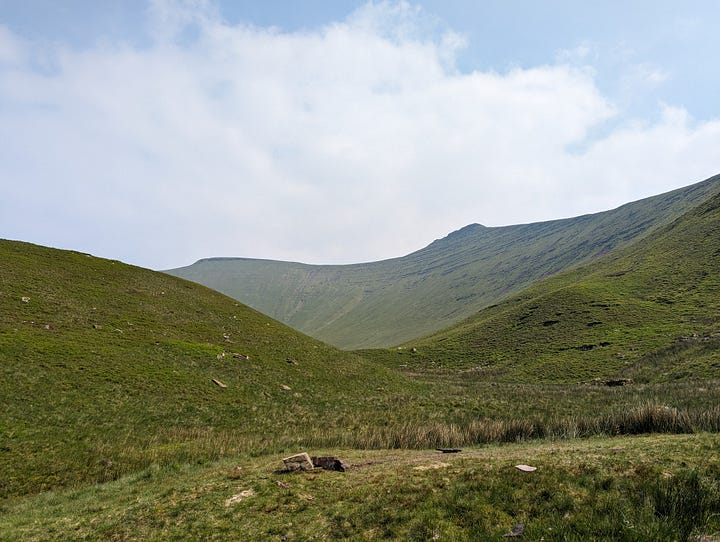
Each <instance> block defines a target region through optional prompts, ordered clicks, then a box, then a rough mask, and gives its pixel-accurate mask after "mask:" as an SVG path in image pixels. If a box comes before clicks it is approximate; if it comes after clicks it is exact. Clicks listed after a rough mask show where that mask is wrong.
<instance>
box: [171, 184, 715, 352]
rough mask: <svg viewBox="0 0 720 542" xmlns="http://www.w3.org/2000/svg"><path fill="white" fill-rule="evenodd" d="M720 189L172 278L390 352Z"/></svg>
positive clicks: (219, 262) (622, 242)
mask: <svg viewBox="0 0 720 542" xmlns="http://www.w3.org/2000/svg"><path fill="white" fill-rule="evenodd" d="M718 189H720V177H719V176H716V177H713V178H711V179H708V180H707V181H704V182H702V183H698V184H695V185H692V186H689V187H687V188H683V189H679V190H675V191H672V192H669V193H667V194H662V195H659V196H655V197H652V198H647V199H644V200H641V201H637V202H633V203H630V204H627V205H624V206H622V207H619V208H617V209H614V210H612V211H607V212H604V213H598V214H593V215H586V216H581V217H576V218H571V219H564V220H554V221H549V222H542V223H536V224H524V225H516V226H507V227H498V228H487V227H484V226H481V225H479V224H473V225H470V226H467V227H465V228H463V229H461V230H459V231H456V232H454V233H452V234H450V235H448V236H447V237H445V238H444V239H440V240H437V241H435V242H433V243H432V244H430V245H429V246H427V247H426V248H424V249H422V250H419V251H417V252H414V253H412V254H409V255H407V256H404V257H402V258H394V259H391V260H385V261H381V262H374V263H366V264H357V265H334V266H333V265H305V264H299V263H290V262H277V261H270V260H252V259H246V258H209V259H205V260H201V261H199V262H197V263H195V264H193V265H191V266H188V267H183V268H180V269H174V270H172V271H170V272H171V273H173V274H176V275H178V276H182V277H184V278H187V279H190V280H193V281H196V282H199V283H201V284H205V285H207V286H210V287H212V288H214V289H216V290H218V291H221V292H224V293H226V294H228V295H230V296H231V297H234V298H236V299H239V300H241V301H242V302H243V303H247V304H248V305H250V306H252V307H255V308H256V309H258V310H260V311H261V312H263V313H265V314H268V315H270V316H272V317H274V318H277V319H278V320H280V321H283V322H285V323H287V324H289V325H291V326H292V327H294V328H296V329H299V330H301V331H303V332H305V333H308V334H309V335H312V336H314V337H317V338H319V339H321V340H323V341H326V342H328V343H331V344H335V345H338V346H340V347H342V348H346V349H356V348H370V347H388V346H393V345H397V344H400V343H404V342H406V341H409V340H411V339H414V338H416V337H420V336H424V335H428V334H430V333H433V332H435V331H437V330H439V329H441V328H445V327H447V326H449V325H451V324H453V323H456V322H458V321H461V320H463V319H464V318H466V317H469V316H471V315H472V314H474V313H475V312H477V311H478V310H480V309H482V308H484V307H487V306H488V305H492V304H493V303H497V302H498V301H500V300H501V299H503V298H505V297H507V296H508V295H511V294H514V293H518V292H520V291H522V290H523V289H525V288H526V287H528V286H530V285H531V284H533V283H535V282H537V281H538V280H541V279H543V278H546V277H548V276H551V275H553V274H556V273H558V272H561V271H563V270H566V269H569V268H572V267H574V266H577V265H579V264H582V263H587V262H589V261H592V260H593V259H595V258H598V257H600V256H602V255H604V254H607V253H609V252H611V251H613V250H615V249H616V248H620V247H623V246H627V245H628V244H631V243H633V242H635V241H637V240H639V239H641V238H643V237H644V236H646V235H647V234H648V233H650V232H651V231H652V230H653V229H655V228H657V227H659V226H662V225H666V224H668V223H670V222H672V221H673V220H674V219H675V218H677V217H679V216H681V215H682V214H683V213H684V212H686V211H688V210H689V209H691V208H692V207H693V206H695V205H697V204H699V203H701V202H702V201H704V200H705V199H707V198H708V197H710V196H711V195H712V194H714V193H716V192H717V191H718ZM553 318H554V317H553Z"/></svg>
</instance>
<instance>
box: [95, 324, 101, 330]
mask: <svg viewBox="0 0 720 542" xmlns="http://www.w3.org/2000/svg"><path fill="white" fill-rule="evenodd" d="M93 329H102V326H101V325H100V324H93Z"/></svg>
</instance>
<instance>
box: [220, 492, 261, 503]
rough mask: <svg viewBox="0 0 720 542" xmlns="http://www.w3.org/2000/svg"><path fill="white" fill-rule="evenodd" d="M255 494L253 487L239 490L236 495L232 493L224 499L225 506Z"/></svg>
mask: <svg viewBox="0 0 720 542" xmlns="http://www.w3.org/2000/svg"><path fill="white" fill-rule="evenodd" d="M254 496H255V490H254V489H246V490H244V491H241V492H240V493H238V494H237V495H233V496H232V497H230V498H229V499H228V500H226V501H225V506H230V505H231V504H235V503H237V502H240V501H242V500H244V499H247V498H250V497H254Z"/></svg>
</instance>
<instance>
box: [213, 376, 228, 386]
mask: <svg viewBox="0 0 720 542" xmlns="http://www.w3.org/2000/svg"><path fill="white" fill-rule="evenodd" d="M212 381H213V384H215V385H216V386H220V387H221V388H227V384H223V383H222V382H220V381H219V380H218V379H217V378H213V379H212Z"/></svg>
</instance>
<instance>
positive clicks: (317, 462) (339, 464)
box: [312, 457, 348, 472]
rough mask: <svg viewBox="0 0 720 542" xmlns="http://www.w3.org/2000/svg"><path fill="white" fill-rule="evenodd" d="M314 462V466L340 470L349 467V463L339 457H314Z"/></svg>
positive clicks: (343, 470)
mask: <svg viewBox="0 0 720 542" xmlns="http://www.w3.org/2000/svg"><path fill="white" fill-rule="evenodd" d="M312 464H313V467H319V468H322V469H325V470H335V471H338V472H345V471H346V470H347V469H348V465H347V463H345V462H344V461H343V460H342V459H338V458H337V457H312Z"/></svg>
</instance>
